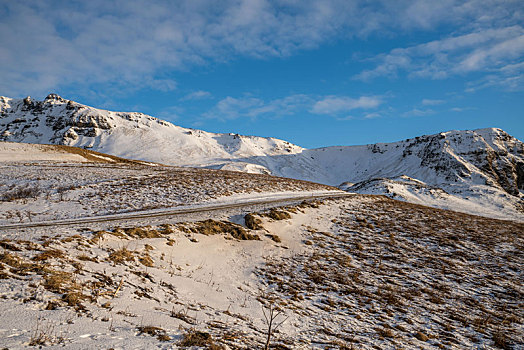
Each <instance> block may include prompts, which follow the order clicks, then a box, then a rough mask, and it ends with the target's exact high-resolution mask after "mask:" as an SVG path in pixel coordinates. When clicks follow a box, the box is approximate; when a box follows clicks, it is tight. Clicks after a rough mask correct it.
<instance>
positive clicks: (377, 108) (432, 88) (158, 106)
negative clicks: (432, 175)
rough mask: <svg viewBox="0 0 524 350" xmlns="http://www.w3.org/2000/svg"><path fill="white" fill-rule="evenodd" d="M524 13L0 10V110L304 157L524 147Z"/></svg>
mask: <svg viewBox="0 0 524 350" xmlns="http://www.w3.org/2000/svg"><path fill="white" fill-rule="evenodd" d="M523 23H524V4H523V3H522V1H512V0H507V1H491V0H483V1H479V0H463V1H454V0H442V1H416V0H414V1H402V0H398V1H386V0H384V1H348V0H346V1H335V0H334V1H305V0H304V1H296V0H280V1H265V0H243V1H241V0H238V1H201V0H191V1H176V2H173V1H114V2H108V1H99V0H93V1H89V2H86V1H9V0H0V76H1V77H2V78H1V79H0V95H3V96H9V97H25V96H27V95H30V96H32V97H34V98H37V99H42V98H44V97H45V96H46V95H47V94H48V93H51V92H56V93H58V94H60V95H62V96H63V97H65V98H69V99H73V100H76V101H78V102H81V103H85V104H88V105H92V106H95V107H100V108H106V109H111V110H121V111H139V112H144V113H147V114H151V115H153V116H156V117H159V118H162V119H165V120H169V121H171V122H173V123H175V124H177V125H180V126H184V127H193V128H199V129H203V130H207V131H212V132H234V133H239V134H248V135H259V136H273V137H278V138H281V139H285V140H288V141H290V142H293V143H296V144H299V145H301V146H304V147H321V146H330V145H354V144H365V143H375V142H389V141H396V140H401V139H405V138H408V137H415V136H418V135H422V134H430V133H437V132H440V131H446V130H451V129H475V128H483V127H500V128H502V129H504V130H506V131H507V132H509V133H510V134H512V135H513V136H515V137H517V138H520V139H521V140H523V139H524V113H523V110H524V27H523Z"/></svg>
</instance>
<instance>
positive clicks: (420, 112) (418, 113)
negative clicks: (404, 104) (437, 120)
mask: <svg viewBox="0 0 524 350" xmlns="http://www.w3.org/2000/svg"><path fill="white" fill-rule="evenodd" d="M435 113H436V112H435V111H434V110H432V109H418V108H413V109H412V110H410V111H407V112H405V113H403V114H402V116H404V117H424V116H426V115H431V114H435Z"/></svg>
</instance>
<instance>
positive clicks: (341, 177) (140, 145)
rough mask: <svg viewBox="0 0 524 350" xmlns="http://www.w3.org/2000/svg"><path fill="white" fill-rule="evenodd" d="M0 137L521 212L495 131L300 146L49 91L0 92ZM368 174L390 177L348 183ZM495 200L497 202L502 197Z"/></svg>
mask: <svg viewBox="0 0 524 350" xmlns="http://www.w3.org/2000/svg"><path fill="white" fill-rule="evenodd" d="M0 140H2V141H12V142H26V143H43V144H61V145H68V146H76V147H82V148H87V149H92V150H96V151H98V152H102V153H107V154H112V155H115V156H118V157H123V158H129V159H136V160H143V161H151V162H157V163H163V164H169V165H176V166H190V167H203V168H212V169H224V170H237V171H244V172H252V173H265V174H271V175H276V176H283V177H290V178H296V179H300V180H308V181H313V182H318V183H323V184H328V185H334V186H341V184H346V185H344V186H341V187H342V188H345V189H346V190H349V191H352V190H353V191H357V192H359V193H368V192H371V193H373V194H384V195H388V196H390V197H395V196H396V197H397V198H399V199H402V198H404V199H405V200H409V199H406V193H407V192H406V191H408V192H409V191H411V192H410V193H411V194H413V193H414V192H413V191H415V192H416V195H417V198H419V199H420V200H422V201H423V200H424V198H426V199H427V200H430V199H431V198H429V197H420V196H421V195H422V194H421V192H420V191H419V189H418V187H417V186H414V185H413V183H410V182H406V181H404V182H402V181H401V182H400V183H399V182H398V181H397V182H395V181H396V179H398V178H399V177H401V176H407V177H409V178H412V179H415V180H417V181H420V182H421V183H423V184H424V185H425V186H428V187H431V188H440V189H441V190H442V191H443V192H444V193H446V194H448V195H449V196H452V197H458V199H457V198H453V201H455V200H460V201H462V200H464V199H465V200H469V199H470V198H474V199H475V201H476V202H477V204H478V203H483V204H482V206H487V207H491V209H492V210H491V212H495V211H496V210H497V208H498V207H501V208H502V210H505V208H506V207H508V208H511V210H510V211H511V212H512V213H518V212H520V211H522V208H524V205H522V197H523V193H524V191H523V190H524V144H523V143H522V142H521V141H520V140H518V139H516V138H514V137H512V136H510V135H509V134H507V133H506V132H504V131H503V130H501V129H498V128H484V129H477V130H463V131H459V130H451V131H446V132H441V133H438V134H433V135H423V136H418V137H414V138H410V139H406V140H402V141H397V142H392V143H376V144H368V145H359V146H331V147H323V148H316V149H306V148H303V147H300V146H297V145H294V144H292V143H289V142H287V141H284V140H279V139H275V138H264V137H257V136H242V135H238V134H234V133H229V134H214V133H210V132H206V131H202V130H196V129H187V128H182V127H180V126H176V125H174V124H172V123H169V122H166V121H163V120H161V119H158V118H155V117H152V116H148V115H146V114H142V113H137V112H111V111H106V110H102V109H97V108H93V107H89V106H85V105H82V104H79V103H77V102H74V101H71V100H66V99H64V98H62V97H60V96H58V95H56V94H50V95H49V96H47V97H46V99H44V100H43V101H35V100H32V99H31V98H30V97H27V98H25V99H18V100H17V99H11V98H7V97H0ZM373 179H389V180H388V181H374V182H373V186H372V187H373V188H372V189H371V188H370V187H369V185H363V184H361V185H360V186H348V185H347V183H348V182H349V183H351V184H358V183H362V182H364V183H365V182H369V181H370V180H373ZM392 184H394V186H393V185H392ZM400 185H402V186H403V187H402V190H401V189H400V187H399V186H400ZM366 191H367V192H366ZM395 191H396V192H395ZM424 195H425V196H427V194H424ZM410 196H411V195H410ZM407 197H409V196H407ZM499 197H501V198H502V197H503V198H505V199H504V200H503V201H502V202H500V201H499V200H498V199H499ZM410 198H411V197H410ZM446 200H451V199H446ZM506 202H507V203H506ZM494 203H495V204H494ZM460 206H462V204H461V205H460ZM468 210H469V209H468ZM476 210H477V209H476ZM477 211H478V210H477Z"/></svg>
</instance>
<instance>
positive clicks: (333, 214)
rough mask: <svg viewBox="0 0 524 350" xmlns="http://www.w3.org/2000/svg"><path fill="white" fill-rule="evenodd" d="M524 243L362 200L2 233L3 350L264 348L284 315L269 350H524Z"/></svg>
mask: <svg viewBox="0 0 524 350" xmlns="http://www.w3.org/2000/svg"><path fill="white" fill-rule="evenodd" d="M248 218H250V220H248ZM255 222H256V223H257V226H256V227H255V226H254V225H253V223H255ZM248 226H249V227H248ZM523 233H524V227H523V224H519V223H515V222H510V221H499V220H493V219H488V218H482V217H477V216H470V215H466V214H459V213H455V212H451V211H445V210H438V209H432V208H428V207H424V206H419V205H413V204H409V203H404V202H398V201H394V200H391V199H388V198H384V197H377V196H366V195H354V196H350V197H348V198H344V199H338V200H325V201H323V202H315V203H303V204H300V205H296V206H291V207H290V206H288V207H284V208H277V209H273V210H270V211H261V212H257V213H254V214H251V216H246V217H244V216H243V215H238V214H233V215H232V213H222V212H213V213H209V212H208V213H200V215H199V216H195V217H193V219H192V220H191V222H187V221H183V222H180V221H176V220H165V221H163V222H162V221H160V222H156V223H151V222H145V223H143V224H142V225H137V224H136V223H131V222H128V223H126V224H124V225H120V226H112V225H111V224H90V225H82V226H80V227H77V228H75V227H57V228H53V230H49V229H34V230H30V231H27V230H26V231H25V232H24V231H20V230H7V231H5V232H3V234H2V240H0V247H1V249H0V251H1V252H0V278H1V279H2V283H0V297H1V299H0V300H2V301H1V302H0V313H1V314H2V317H1V318H0V345H1V346H2V347H6V348H9V349H12V348H17V349H18V348H22V347H28V346H30V345H32V346H41V345H46V346H54V347H53V348H55V347H56V348H62V347H66V348H68V349H100V348H115V349H145V348H147V349H153V348H158V349H173V348H175V349H222V350H226V349H245V350H247V349H250V350H251V349H263V346H264V343H265V342H266V339H267V330H268V324H267V322H265V319H264V312H266V314H267V313H268V312H269V311H270V309H271V308H273V309H274V310H275V309H276V310H278V314H279V316H278V317H277V318H276V324H277V323H281V322H283V323H282V325H281V326H280V327H278V329H277V332H275V333H274V334H273V335H272V338H271V349H303V350H306V349H365V350H371V349H397V348H403V349H424V350H433V349H443V348H444V349H474V348H481V349H486V350H494V349H520V348H521V347H522V344H523V343H524V336H523V333H522V327H523V320H524V313H523V310H524V309H523V308H522V301H523V300H524V299H523V298H524V292H523V290H522V283H521V267H522V265H523V264H524V256H523V251H524V250H523V244H524V236H523ZM276 324H275V325H276Z"/></svg>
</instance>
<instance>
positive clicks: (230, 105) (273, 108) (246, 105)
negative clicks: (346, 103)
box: [204, 95, 311, 120]
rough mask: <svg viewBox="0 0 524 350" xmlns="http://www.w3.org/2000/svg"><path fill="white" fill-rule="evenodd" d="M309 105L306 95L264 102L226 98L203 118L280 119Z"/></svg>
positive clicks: (258, 99)
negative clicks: (263, 117)
mask: <svg viewBox="0 0 524 350" xmlns="http://www.w3.org/2000/svg"><path fill="white" fill-rule="evenodd" d="M310 104H311V97H309V96H306V95H291V96H287V97H284V98H280V99H274V100H270V101H264V100H262V99H260V98H256V97H251V96H244V97H240V98H234V97H231V96H228V97H226V98H224V99H222V100H220V101H219V102H218V103H217V104H216V105H215V106H214V107H213V108H212V109H211V110H210V111H208V112H206V113H205V114H204V116H205V117H206V118H216V119H222V120H227V119H237V118H241V117H247V118H257V117H261V116H265V117H281V116H285V115H291V114H294V113H296V112H297V111H301V110H304V109H305V108H306V107H307V106H309V105H310Z"/></svg>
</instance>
